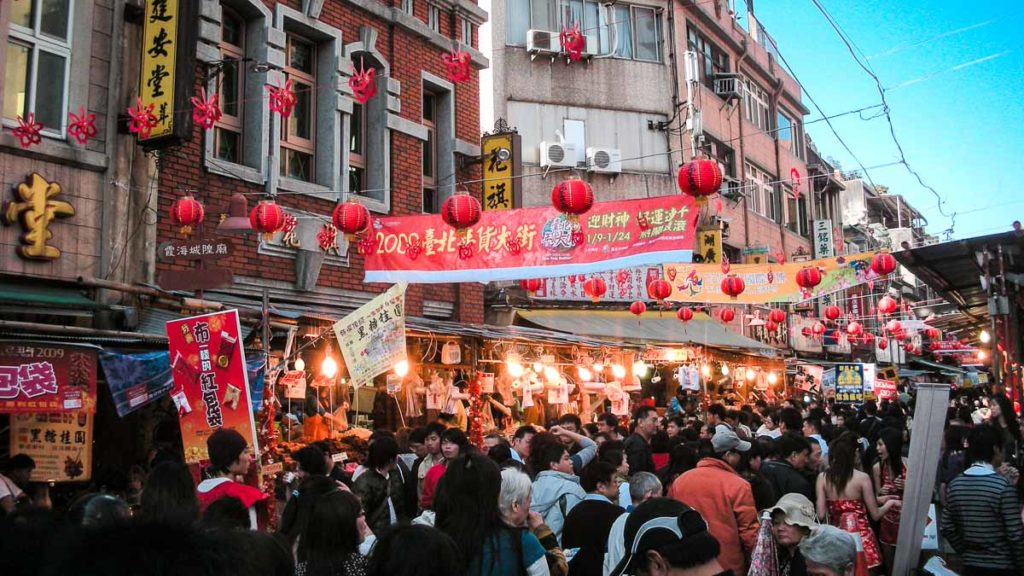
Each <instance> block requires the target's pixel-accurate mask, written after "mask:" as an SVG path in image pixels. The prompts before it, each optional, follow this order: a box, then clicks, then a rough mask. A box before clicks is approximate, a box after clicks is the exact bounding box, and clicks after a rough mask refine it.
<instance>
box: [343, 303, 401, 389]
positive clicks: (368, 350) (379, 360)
mask: <svg viewBox="0 0 1024 576" xmlns="http://www.w3.org/2000/svg"><path fill="white" fill-rule="evenodd" d="M405 288H406V284H395V285H394V286H392V287H391V288H389V289H388V290H387V291H386V292H384V293H383V294H381V295H380V296H377V297H376V298H374V299H373V300H370V301H369V302H367V303H366V304H364V305H363V306H361V307H360V308H359V309H358V310H356V311H355V312H353V313H351V314H349V315H348V316H346V317H344V318H342V319H341V320H338V321H337V322H335V323H334V334H335V335H336V336H337V338H338V344H339V346H340V347H341V353H342V355H343V356H344V357H345V366H346V367H347V368H348V374H349V379H350V381H351V382H352V383H353V385H355V386H362V385H365V384H371V383H372V382H373V379H374V377H376V376H377V375H378V374H383V373H384V372H387V371H389V370H391V369H392V368H393V367H394V365H395V364H397V363H398V362H401V361H403V360H407V353H406V347H405Z"/></svg>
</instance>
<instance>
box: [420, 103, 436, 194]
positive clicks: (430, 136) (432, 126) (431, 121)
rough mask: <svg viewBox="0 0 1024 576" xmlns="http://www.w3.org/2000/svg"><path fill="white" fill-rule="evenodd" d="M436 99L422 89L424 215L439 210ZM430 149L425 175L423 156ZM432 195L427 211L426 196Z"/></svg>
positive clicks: (421, 170)
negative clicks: (430, 208)
mask: <svg viewBox="0 0 1024 576" xmlns="http://www.w3.org/2000/svg"><path fill="white" fill-rule="evenodd" d="M437 98H438V95H437V94H435V93H434V92H432V91H430V90H428V89H427V88H426V87H424V88H423V97H422V99H421V100H422V106H421V111H420V122H421V123H422V124H423V127H424V128H426V129H427V139H426V140H423V141H422V142H421V146H422V151H423V152H422V153H421V155H420V176H421V177H422V179H423V181H422V185H421V189H422V197H421V202H420V209H421V211H422V212H423V213H424V214H436V213H437V212H436V211H437V210H440V209H441V206H440V197H439V196H438V192H439V188H438V177H437V169H438V161H437V160H438V158H437V127H438V126H437V110H438V106H437ZM428 99H429V100H430V104H429V111H430V112H431V114H430V118H428V117H427V111H428V104H427V100H428ZM428 148H429V149H430V162H429V168H430V174H429V175H428V174H427V167H428V164H427V163H426V162H425V161H424V158H423V156H424V154H425V153H426V151H427V149H428ZM428 193H429V194H431V195H432V197H433V198H432V200H431V202H432V203H433V205H434V211H430V210H427V195H428Z"/></svg>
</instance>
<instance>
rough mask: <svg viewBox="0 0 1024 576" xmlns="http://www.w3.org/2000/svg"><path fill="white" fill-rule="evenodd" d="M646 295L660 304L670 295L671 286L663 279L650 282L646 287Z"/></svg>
mask: <svg viewBox="0 0 1024 576" xmlns="http://www.w3.org/2000/svg"><path fill="white" fill-rule="evenodd" d="M647 295H648V296H650V297H651V298H654V299H655V300H657V301H658V302H661V301H662V300H664V299H665V298H668V297H669V296H671V295H672V285H671V284H669V283H668V280H665V279H663V278H658V279H657V280H651V282H650V284H648V285H647Z"/></svg>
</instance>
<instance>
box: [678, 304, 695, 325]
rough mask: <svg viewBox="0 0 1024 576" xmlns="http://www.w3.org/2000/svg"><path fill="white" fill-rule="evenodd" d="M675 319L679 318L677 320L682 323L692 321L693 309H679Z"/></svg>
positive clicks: (685, 307) (686, 307)
mask: <svg viewBox="0 0 1024 576" xmlns="http://www.w3.org/2000/svg"><path fill="white" fill-rule="evenodd" d="M676 318H679V320H681V321H683V322H689V321H690V320H693V308H690V307H689V306H684V307H682V308H680V309H679V310H677V311H676Z"/></svg>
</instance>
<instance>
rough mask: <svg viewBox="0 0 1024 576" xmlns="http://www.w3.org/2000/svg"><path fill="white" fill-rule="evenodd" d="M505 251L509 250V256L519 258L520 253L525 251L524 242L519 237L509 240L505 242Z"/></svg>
mask: <svg viewBox="0 0 1024 576" xmlns="http://www.w3.org/2000/svg"><path fill="white" fill-rule="evenodd" d="M505 249H506V250H508V253H509V254H511V255H513V256H517V255H518V254H519V253H520V252H522V251H523V241H522V240H521V239H519V238H518V237H516V238H509V239H507V240H505Z"/></svg>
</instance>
